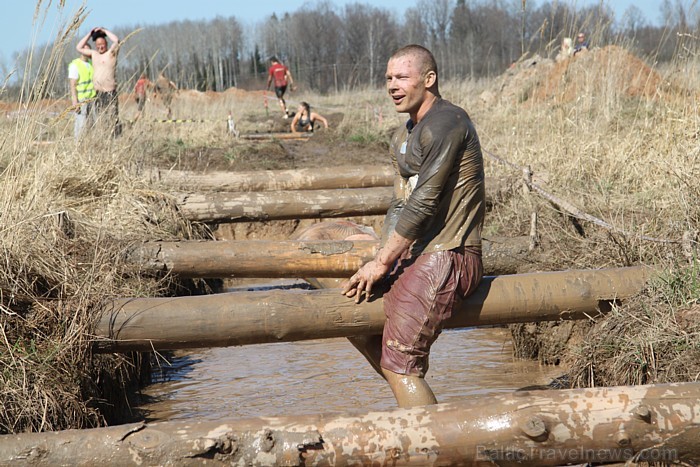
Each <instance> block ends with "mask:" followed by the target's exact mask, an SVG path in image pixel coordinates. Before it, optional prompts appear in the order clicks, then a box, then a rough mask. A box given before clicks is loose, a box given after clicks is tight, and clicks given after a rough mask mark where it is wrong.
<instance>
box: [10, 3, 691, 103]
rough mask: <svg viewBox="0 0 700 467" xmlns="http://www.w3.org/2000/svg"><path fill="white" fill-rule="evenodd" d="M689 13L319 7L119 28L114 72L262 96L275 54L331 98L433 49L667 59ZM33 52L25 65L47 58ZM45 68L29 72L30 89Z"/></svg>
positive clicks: (128, 82)
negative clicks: (618, 48) (576, 39)
mask: <svg viewBox="0 0 700 467" xmlns="http://www.w3.org/2000/svg"><path fill="white" fill-rule="evenodd" d="M684 5H685V2H683V1H682V0H664V1H663V2H662V6H661V8H660V11H659V15H660V17H662V18H663V20H664V26H654V25H651V24H650V23H649V21H648V19H647V18H646V17H645V16H644V14H643V13H642V11H641V10H640V9H639V8H638V7H636V6H632V7H630V8H629V9H628V10H627V11H626V13H625V15H624V16H623V18H621V19H619V20H618V21H616V19H615V17H614V13H613V12H612V10H611V9H610V8H609V7H608V6H606V5H605V4H603V2H600V4H597V5H593V6H586V7H582V8H576V7H575V4H574V5H572V4H567V3H565V2H559V1H556V0H553V1H545V2H533V1H527V0H520V1H517V0H472V1H466V0H417V1H416V3H415V6H414V7H410V8H407V9H406V11H405V12H404V15H403V18H402V20H400V19H399V18H397V17H395V15H394V14H393V13H392V12H391V11H390V10H388V9H385V8H378V7H374V6H370V5H367V4H363V3H354V4H349V5H346V6H344V7H342V8H337V7H334V6H333V4H332V3H330V2H328V1H322V2H319V3H316V4H315V5H310V4H306V5H305V6H304V7H302V8H300V9H299V10H297V11H295V12H293V13H291V14H290V13H287V14H284V16H282V17H278V16H276V15H273V16H271V17H269V18H267V19H266V20H265V21H263V22H261V23H259V24H257V25H256V26H255V27H254V29H253V30H252V31H248V30H247V29H248V28H246V27H243V26H242V25H241V23H240V22H239V21H238V20H237V19H236V18H235V17H230V18H220V17H219V18H216V19H213V20H208V21H204V20H201V21H177V22H172V23H169V24H163V25H156V26H147V27H139V26H138V25H137V26H136V27H130V28H124V27H122V28H119V27H114V28H113V30H114V31H115V32H117V34H118V35H119V36H120V37H122V38H127V40H126V41H125V42H124V44H123V47H122V51H121V53H120V62H119V81H120V82H121V83H122V86H123V88H122V90H124V91H128V90H130V89H131V88H132V86H133V83H134V82H135V80H136V78H137V77H138V75H139V74H140V73H141V72H144V71H145V72H146V73H147V74H148V75H150V76H151V77H154V76H155V75H157V74H158V73H159V72H160V71H164V70H165V72H166V74H167V75H168V76H169V77H170V78H171V79H173V80H174V81H175V82H176V83H177V84H178V86H179V87H181V88H191V89H199V90H216V91H219V90H223V89H226V88H229V87H232V86H236V87H240V88H244V89H255V88H258V89H260V88H262V87H264V85H265V80H266V70H267V66H268V64H269V63H268V58H269V57H270V56H271V55H276V56H278V57H279V58H281V59H282V61H283V62H284V63H286V64H287V65H288V66H289V67H290V69H291V71H292V73H293V75H294V76H295V78H296V81H297V82H298V83H299V84H301V85H302V86H304V87H305V88H307V89H312V90H315V91H317V92H322V93H325V92H334V91H335V92H337V91H341V90H346V89H356V88H361V87H365V86H377V85H381V83H382V81H383V78H384V76H383V74H384V67H385V65H386V61H387V58H388V57H389V55H390V54H391V53H392V51H393V50H395V49H396V48H397V47H399V46H400V45H403V44H408V43H419V44H424V45H426V46H427V47H429V48H430V49H431V50H432V51H433V52H434V54H435V56H436V58H437V60H438V64H439V66H440V74H441V76H442V77H443V78H444V79H453V78H457V79H460V78H470V79H475V78H480V77H490V76H495V75H498V74H500V73H501V72H502V71H503V70H505V69H506V68H507V67H508V66H509V65H510V64H512V63H513V62H514V61H517V60H518V59H519V58H520V57H522V56H523V55H524V54H539V55H540V56H543V57H552V56H554V55H555V54H556V52H557V50H558V48H559V44H560V43H561V40H562V39H563V38H564V37H573V36H575V34H576V33H577V32H578V31H585V32H586V33H587V34H588V36H589V39H590V41H591V46H602V45H606V44H610V43H618V44H621V45H624V46H626V47H629V48H631V49H633V51H635V52H636V53H638V54H639V55H641V56H644V57H650V58H652V59H653V60H654V61H657V62H658V61H667V60H670V59H672V58H673V57H674V56H676V55H677V52H678V51H681V50H687V49H688V47H687V44H684V43H683V41H684V40H685V41H688V40H691V39H692V37H694V36H693V34H692V31H693V30H697V29H698V24H700V21H699V20H700V18H694V17H693V14H694V12H693V11H692V10H690V11H689V10H688V9H687V8H686V7H685V6H684ZM647 14H652V13H651V12H647ZM685 33H689V34H685ZM65 49H66V50H65V53H64V54H63V58H62V62H61V67H62V69H61V70H60V71H58V73H59V77H58V79H56V80H55V84H54V85H53V86H50V87H49V89H47V90H46V91H44V92H47V93H48V94H50V95H53V96H54V97H60V96H61V95H64V94H65V93H66V91H67V89H66V84H65V80H64V79H61V77H63V76H62V75H61V74H60V73H63V74H65V73H66V71H65V69H66V68H67V64H68V62H70V60H72V59H73V58H74V56H75V53H74V52H75V51H74V49H73V44H72V42H69V43H67V44H66V46H65ZM29 52H30V51H27V52H25V57H30V56H33V57H35V58H34V59H35V60H36V57H41V56H42V54H36V53H34V54H32V55H30V53H29ZM53 63H55V62H53ZM20 68H21V67H20ZM40 68H41V67H40V66H34V67H26V68H24V70H25V73H27V74H29V76H26V75H25V76H22V77H23V78H28V79H24V80H23V81H24V82H25V86H27V88H29V87H31V84H32V83H33V82H34V81H35V76H31V74H32V73H35V74H36V76H39V73H40V71H41V70H40Z"/></svg>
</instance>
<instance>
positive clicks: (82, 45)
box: [75, 31, 92, 56]
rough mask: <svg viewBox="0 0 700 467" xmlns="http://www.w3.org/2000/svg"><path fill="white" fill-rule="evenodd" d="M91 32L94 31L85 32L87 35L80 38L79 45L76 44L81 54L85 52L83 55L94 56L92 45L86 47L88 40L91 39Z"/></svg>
mask: <svg viewBox="0 0 700 467" xmlns="http://www.w3.org/2000/svg"><path fill="white" fill-rule="evenodd" d="M91 33H92V31H90V32H89V33H87V34H85V37H83V38H82V39H80V40H79V41H78V45H76V46H75V50H77V51H78V52H79V53H81V54H83V55H90V56H92V49H91V48H90V47H86V46H87V42H88V41H89V40H90V34H91Z"/></svg>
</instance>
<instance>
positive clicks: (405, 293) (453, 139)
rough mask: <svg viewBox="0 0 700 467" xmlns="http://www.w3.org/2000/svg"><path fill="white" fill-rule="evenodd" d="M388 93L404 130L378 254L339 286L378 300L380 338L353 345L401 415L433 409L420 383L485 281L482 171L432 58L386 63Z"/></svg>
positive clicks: (396, 57) (397, 57) (397, 142)
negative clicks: (379, 289) (441, 341)
mask: <svg viewBox="0 0 700 467" xmlns="http://www.w3.org/2000/svg"><path fill="white" fill-rule="evenodd" d="M386 86H387V90H388V92H389V96H390V97H391V99H392V101H393V103H394V107H395V108H396V111H397V112H400V113H407V114H408V115H409V117H410V118H409V120H408V121H407V122H406V124H405V125H403V126H401V127H399V128H398V130H397V131H396V133H395V134H394V135H393V137H392V140H391V158H392V162H393V165H394V168H395V170H396V180H395V183H394V194H393V199H392V202H391V204H390V207H389V210H388V212H387V215H386V217H385V219H384V227H383V232H382V240H381V248H380V249H379V251H378V252H377V254H376V256H375V258H374V259H373V260H372V261H370V262H368V263H367V264H365V265H364V266H362V268H360V269H359V270H358V271H357V272H356V273H355V274H354V275H353V276H352V277H351V278H350V279H349V280H348V281H347V282H346V283H345V284H344V287H343V289H342V293H343V294H344V295H345V296H347V297H351V298H354V299H355V302H357V303H359V302H360V301H361V299H362V297H364V298H365V299H368V298H369V297H370V295H371V293H372V291H373V290H375V291H376V287H375V286H379V285H380V284H381V285H383V287H384V288H385V289H386V292H384V295H383V296H384V302H383V303H384V313H385V315H386V322H385V325H384V331H383V334H382V335H381V336H369V337H366V338H355V339H353V340H352V342H353V345H355V347H357V348H358V350H360V352H362V354H363V355H364V356H365V357H366V358H367V359H368V360H369V362H370V364H372V366H373V367H374V369H375V370H377V371H378V372H379V374H380V375H382V376H383V377H384V378H385V379H386V380H387V382H388V383H389V385H390V387H391V389H392V391H393V393H394V396H395V397H396V401H397V402H398V405H399V406H400V407H413V406H418V405H427V404H435V403H436V402H437V400H436V398H435V395H434V394H433V392H432V390H431V389H430V386H429V385H428V383H427V382H426V380H425V375H426V373H427V371H428V357H429V354H430V347H431V345H432V344H433V342H434V341H435V339H437V337H438V335H439V334H440V332H441V331H442V328H443V324H444V322H445V320H447V319H448V318H449V317H450V316H451V314H452V310H453V309H454V307H455V306H456V305H457V304H458V303H459V301H460V300H461V299H463V298H464V297H467V296H468V295H470V294H471V293H472V292H473V291H474V290H475V289H476V287H477V286H478V284H479V282H480V281H481V278H482V275H483V267H482V262H481V230H482V227H483V222H484V212H485V205H484V201H485V190H484V164H483V156H482V153H481V145H480V143H479V138H478V136H477V134H476V131H475V129H474V125H473V124H472V122H471V120H470V118H469V115H467V112H466V111H464V110H463V109H462V108H460V107H457V106H456V105H454V104H452V103H450V102H448V101H446V100H444V99H442V97H441V96H440V91H439V89H438V68H437V64H436V62H435V58H434V57H433V54H432V53H431V52H430V51H429V50H428V49H426V48H424V47H422V46H419V45H408V46H405V47H403V48H401V49H399V50H397V51H396V52H394V54H393V55H392V56H391V58H390V59H389V62H388V65H387V69H386Z"/></svg>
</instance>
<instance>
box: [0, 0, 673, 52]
mask: <svg viewBox="0 0 700 467" xmlns="http://www.w3.org/2000/svg"><path fill="white" fill-rule="evenodd" d="M564 1H566V0H564ZM603 2H604V3H605V4H607V5H611V6H612V7H613V10H614V11H615V14H616V17H617V18H618V19H619V18H620V17H621V16H622V14H623V13H624V11H625V10H626V9H627V8H628V7H629V6H630V5H636V6H637V7H638V8H639V9H641V10H642V12H644V14H645V15H646V17H647V20H648V21H649V22H651V23H657V22H658V21H659V16H660V13H659V12H660V9H659V7H660V5H661V3H662V0H614V1H613V0H603ZM40 3H41V5H42V8H41V10H42V11H48V15H47V16H46V19H45V21H44V22H43V24H40V23H37V24H34V23H33V16H34V12H35V10H36V4H37V2H35V1H32V0H5V1H4V2H3V4H2V10H3V14H2V20H0V63H6V64H10V62H11V61H12V60H11V59H12V56H13V55H14V53H15V52H19V51H21V50H23V49H25V48H27V47H29V46H31V45H33V44H34V45H40V44H44V43H47V42H48V41H50V40H53V38H54V37H55V36H56V32H57V31H58V29H59V27H60V26H61V24H62V23H63V22H65V21H66V20H67V19H69V18H72V16H73V14H74V13H75V12H76V11H77V9H78V8H79V7H80V6H81V5H83V4H85V5H86V7H87V10H89V11H90V13H89V15H88V17H87V19H86V22H85V23H83V27H82V28H81V29H80V32H81V33H83V32H87V31H88V30H89V29H91V28H92V27H94V26H104V27H107V28H110V27H127V26H130V25H135V24H137V23H140V24H160V23H166V22H169V21H175V20H184V19H190V20H199V19H210V18H214V17H216V16H223V17H229V16H235V17H236V18H237V19H238V20H239V21H241V23H243V24H244V25H245V24H248V25H254V24H256V23H257V22H258V21H260V20H263V19H265V18H267V17H268V16H270V15H271V14H272V13H277V14H278V15H282V14H284V12H290V13H291V12H294V11H296V10H297V9H299V8H300V7H302V6H304V5H305V4H306V5H311V6H314V5H316V4H317V3H316V0H312V1H311V2H310V3H309V2H308V1H305V0H257V1H249V0H243V1H241V0H236V1H233V0H85V2H83V0H65V8H64V9H63V14H62V15H59V14H58V11H59V7H58V4H59V1H58V0H43V1H41V2H40ZM330 3H331V4H333V5H335V6H338V7H341V6H342V5H345V4H349V3H362V4H369V5H373V6H377V7H382V8H384V9H387V10H389V11H391V12H393V13H395V14H396V15H397V16H398V18H400V19H401V18H403V13H404V12H405V10H406V9H407V8H409V7H415V6H416V3H417V0H364V1H363V0H331V2H330ZM515 3H518V4H519V3H520V2H515ZM567 3H569V4H572V5H575V6H583V5H590V4H597V3H600V0H568V2H567ZM47 9H48V10H47Z"/></svg>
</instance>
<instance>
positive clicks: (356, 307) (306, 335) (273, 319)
mask: <svg viewBox="0 0 700 467" xmlns="http://www.w3.org/2000/svg"><path fill="white" fill-rule="evenodd" d="M651 273H652V270H651V269H649V268H646V267H641V266H639V267H631V268H615V269H604V270H572V271H562V272H543V273H531V274H517V275H510V276H508V275H506V276H495V277H494V276H488V277H485V278H484V280H483V281H482V283H481V285H480V286H479V288H478V289H477V290H476V292H474V294H472V295H470V296H469V297H468V298H467V299H466V300H464V301H463V302H462V303H461V304H460V305H459V306H458V307H457V309H456V311H455V312H454V314H453V316H452V317H451V318H450V319H449V320H448V321H447V322H446V325H445V327H446V328H448V329H449V328H463V327H471V326H486V325H495V324H509V323H522V322H537V321H556V320H559V319H585V318H587V317H589V316H592V315H596V314H597V313H599V312H601V311H603V312H604V311H607V310H608V309H609V307H610V303H611V302H613V301H616V300H622V299H625V298H628V297H630V296H632V295H635V294H637V293H639V291H641V290H642V288H643V287H644V284H645V283H646V281H647V279H648V278H649V276H650V275H651ZM383 326H384V311H383V308H382V299H381V297H373V299H372V300H370V301H368V302H367V301H363V302H361V303H360V304H356V303H355V302H354V300H351V299H348V298H347V297H345V296H343V295H341V293H340V290H338V289H328V290H311V291H297V290H293V291H292V290H284V291H279V290H277V291H259V292H235V293H227V294H216V295H204V296H194V297H176V298H127V299H118V300H114V301H111V302H110V303H108V304H107V305H106V306H105V308H104V309H103V310H102V312H101V315H100V318H99V319H98V323H97V327H96V330H95V336H96V340H95V343H94V348H95V351H98V352H119V351H130V350H139V351H150V350H163V349H179V348H198V347H225V346H231V345H247V344H260V343H267V342H289V341H298V340H307V339H323V338H332V337H349V336H358V335H371V334H380V333H381V331H382V328H383Z"/></svg>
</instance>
